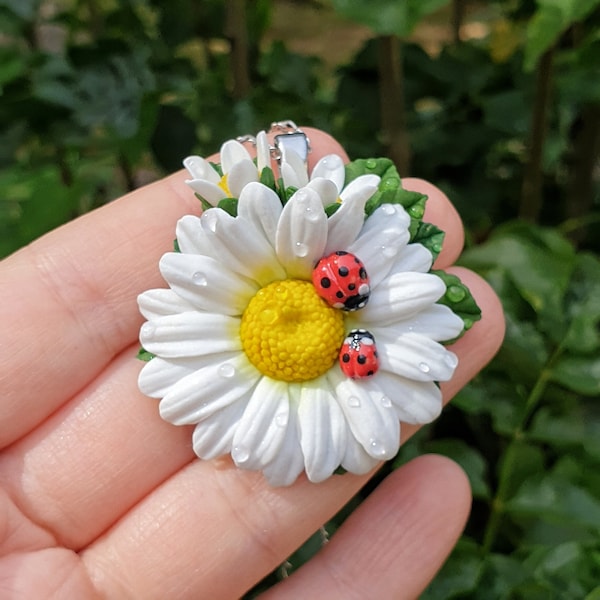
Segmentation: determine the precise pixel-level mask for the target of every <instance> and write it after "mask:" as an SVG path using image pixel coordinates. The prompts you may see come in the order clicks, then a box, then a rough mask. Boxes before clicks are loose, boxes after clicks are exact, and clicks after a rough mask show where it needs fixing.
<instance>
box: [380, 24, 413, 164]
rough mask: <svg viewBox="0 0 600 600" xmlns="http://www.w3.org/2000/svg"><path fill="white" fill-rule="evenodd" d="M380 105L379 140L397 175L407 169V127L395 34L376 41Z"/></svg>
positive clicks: (401, 71)
mask: <svg viewBox="0 0 600 600" xmlns="http://www.w3.org/2000/svg"><path fill="white" fill-rule="evenodd" d="M379 103H380V110H381V137H382V140H383V144H384V147H385V149H386V154H387V155H388V156H389V157H390V158H391V159H392V160H393V161H394V163H395V164H396V167H397V168H398V171H399V172H400V175H405V174H407V173H408V172H409V169H410V145H409V141H408V132H407V128H406V109H405V101H404V76H403V69H402V42H401V40H400V38H399V37H398V36H396V35H384V36H381V37H380V38H379Z"/></svg>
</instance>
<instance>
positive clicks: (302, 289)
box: [240, 279, 344, 382]
mask: <svg viewBox="0 0 600 600" xmlns="http://www.w3.org/2000/svg"><path fill="white" fill-rule="evenodd" d="M240 338H241V341H242V347H243V348H244V352H245V353H246V356H248V359H249V360H250V362H251V363H252V364H253V365H254V366H255V367H256V368H257V369H258V370H259V371H260V372H261V373H263V375H267V376H268V377H272V378H273V379H278V380H281V381H288V382H293V381H295V382H299V381H308V380H310V379H314V378H315V377H318V376H319V375H322V374H323V373H325V372H326V371H327V370H328V369H329V368H331V366H332V365H333V364H334V362H335V361H336V359H337V357H338V353H339V350H340V347H341V345H342V343H343V341H344V317H343V315H342V311H339V310H336V309H334V308H331V307H330V306H328V305H327V304H326V303H325V302H324V301H323V300H322V299H321V298H320V297H319V296H318V294H317V292H316V291H315V288H314V286H313V285H312V283H310V282H308V281H300V280H297V279H286V280H284V281H275V282H273V283H271V284H269V285H267V286H265V287H264V288H262V289H260V290H259V291H258V292H257V293H256V294H255V296H254V297H253V298H252V300H250V302H249V303H248V306H247V307H246V310H245V311H244V314H243V315H242V325H241V328H240Z"/></svg>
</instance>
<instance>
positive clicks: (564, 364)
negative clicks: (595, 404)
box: [551, 355, 600, 396]
mask: <svg viewBox="0 0 600 600" xmlns="http://www.w3.org/2000/svg"><path fill="white" fill-rule="evenodd" d="M551 379H552V380H553V381H556V382H557V383H560V384H561V385H564V386H565V387H566V388H568V389H570V390H573V391H575V392H578V393H579V394H583V395H584V396H598V395H600V356H593V355H592V356H563V357H561V358H559V359H558V361H557V362H556V363H555V364H554V365H553V367H552V372H551Z"/></svg>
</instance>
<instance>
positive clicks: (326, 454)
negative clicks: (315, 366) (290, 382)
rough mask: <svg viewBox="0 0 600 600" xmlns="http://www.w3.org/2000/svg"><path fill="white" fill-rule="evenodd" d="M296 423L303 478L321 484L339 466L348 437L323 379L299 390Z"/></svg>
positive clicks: (334, 400) (340, 415)
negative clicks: (302, 464) (302, 456)
mask: <svg viewBox="0 0 600 600" xmlns="http://www.w3.org/2000/svg"><path fill="white" fill-rule="evenodd" d="M298 419H299V422H300V444H301V446H302V452H303V454H304V462H305V465H306V476H307V477H308V479H309V480H310V481H312V482H314V483H318V482H319V481H324V480H325V479H327V478H328V477H330V476H331V474H332V473H333V472H334V471H335V469H337V467H338V466H339V465H340V463H341V461H342V458H343V457H344V453H345V450H346V435H347V431H346V430H347V427H346V423H345V418H344V414H343V413H342V411H341V409H340V407H339V405H338V403H337V401H336V399H335V396H334V395H333V393H332V391H331V390H330V389H329V385H328V384H327V380H326V379H325V378H324V377H322V378H319V379H318V380H317V381H316V382H315V383H314V384H312V385H311V384H304V385H303V386H302V392H301V400H300V405H299V407H298Z"/></svg>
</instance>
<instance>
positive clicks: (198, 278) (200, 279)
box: [192, 271, 208, 286]
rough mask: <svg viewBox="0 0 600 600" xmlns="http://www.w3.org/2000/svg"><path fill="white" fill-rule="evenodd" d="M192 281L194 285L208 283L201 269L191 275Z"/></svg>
mask: <svg viewBox="0 0 600 600" xmlns="http://www.w3.org/2000/svg"><path fill="white" fill-rule="evenodd" d="M192 282H193V283H194V284H195V285H199V286H205V285H208V279H206V275H205V274H204V273H202V271H196V272H195V273H194V274H193V275H192Z"/></svg>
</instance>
